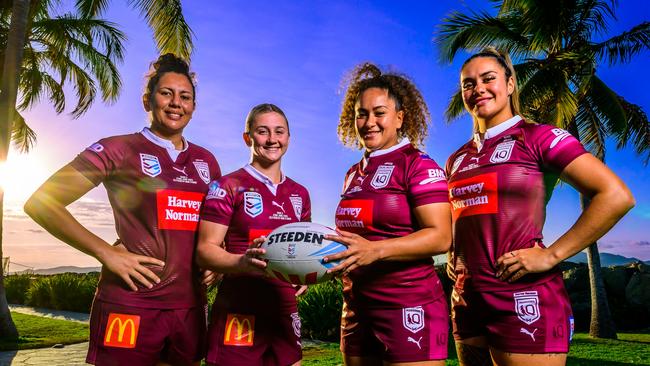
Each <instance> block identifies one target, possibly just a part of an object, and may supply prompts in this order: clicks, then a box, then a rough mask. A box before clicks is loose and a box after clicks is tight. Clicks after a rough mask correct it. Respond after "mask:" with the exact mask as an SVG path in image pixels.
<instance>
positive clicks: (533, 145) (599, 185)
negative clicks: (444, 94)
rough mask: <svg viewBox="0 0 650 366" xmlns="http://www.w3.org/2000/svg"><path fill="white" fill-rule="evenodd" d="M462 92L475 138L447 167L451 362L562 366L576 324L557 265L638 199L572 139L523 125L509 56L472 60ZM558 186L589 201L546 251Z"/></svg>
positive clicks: (488, 54)
mask: <svg viewBox="0 0 650 366" xmlns="http://www.w3.org/2000/svg"><path fill="white" fill-rule="evenodd" d="M460 83H461V89H462V96H463V102H464V103H465V109H467V111H468V112H469V113H470V114H471V116H472V118H473V120H474V128H473V132H474V137H473V138H472V139H471V140H470V141H469V142H467V143H466V144H464V145H463V146H461V147H460V149H458V150H457V151H456V152H455V153H453V154H452V155H451V156H450V157H449V160H448V161H447V177H448V178H449V197H450V201H451V205H452V217H453V234H454V235H453V237H454V242H453V247H452V250H451V256H450V261H449V272H450V274H451V276H452V278H454V279H455V286H454V290H453V293H452V297H451V300H452V323H453V328H454V338H455V340H456V348H457V350H458V359H459V361H460V363H461V365H484V364H491V363H494V364H495V365H563V364H565V362H566V355H567V352H568V351H569V342H570V340H571V336H572V334H573V317H572V314H571V305H570V303H569V298H568V295H567V293H566V290H565V289H564V283H563V281H562V273H561V272H560V271H559V270H558V269H557V267H556V265H557V264H558V263H560V262H561V261H563V260H565V259H566V258H569V257H570V256H572V255H574V254H576V253H578V252H579V251H581V250H583V249H585V248H586V247H587V246H588V245H589V244H590V243H594V242H595V241H596V240H597V239H598V238H600V237H601V236H602V235H604V234H605V233H606V232H607V231H609V229H610V228H611V227H612V226H614V224H615V223H616V222H617V221H618V220H619V219H620V218H621V217H623V215H625V213H626V212H627V211H628V210H629V209H630V208H631V207H632V206H633V205H634V199H633V197H632V195H631V193H630V192H629V190H628V189H627V187H626V186H625V184H624V183H623V182H622V181H621V180H620V179H619V178H618V177H617V176H616V175H615V174H614V173H613V172H612V171H610V170H609V169H608V168H607V167H606V166H605V165H604V164H603V163H602V162H601V161H600V160H598V159H596V158H595V157H593V156H592V155H591V154H589V153H587V152H586V151H585V149H584V148H583V147H582V145H581V144H580V142H579V141H578V140H576V139H575V138H574V137H573V136H571V134H570V133H569V132H567V131H565V130H562V129H559V128H555V127H553V126H549V125H540V124H536V123H533V122H531V121H526V120H525V119H524V118H522V117H521V116H520V112H519V100H518V94H517V81H516V78H515V72H514V69H513V67H512V62H511V61H510V58H509V57H508V55H507V54H505V53H502V52H499V51H497V50H496V49H494V48H487V49H485V50H483V51H481V52H479V53H477V54H475V55H473V56H471V57H470V58H469V59H468V60H467V61H465V63H464V64H463V66H462V68H461V75H460ZM558 178H561V179H562V180H564V181H566V182H568V183H570V184H572V185H573V186H574V187H576V188H577V189H578V190H579V191H580V192H582V193H583V194H585V195H586V196H588V197H589V198H590V199H591V204H590V205H589V207H587V208H586V209H585V211H583V213H582V215H581V216H580V218H579V219H578V220H577V221H576V222H575V224H574V225H573V226H572V227H571V228H570V229H569V230H568V231H567V232H566V233H564V235H562V236H560V237H559V238H558V239H557V240H556V241H555V242H554V243H552V244H551V245H550V246H548V247H546V246H545V245H544V243H543V242H542V228H543V225H544V219H545V216H546V212H545V206H546V202H548V199H549V198H550V195H551V193H552V192H553V188H554V186H555V184H556V182H557V180H558Z"/></svg>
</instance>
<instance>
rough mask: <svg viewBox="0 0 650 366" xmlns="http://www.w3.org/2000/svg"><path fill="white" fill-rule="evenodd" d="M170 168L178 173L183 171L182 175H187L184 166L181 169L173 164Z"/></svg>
mask: <svg viewBox="0 0 650 366" xmlns="http://www.w3.org/2000/svg"><path fill="white" fill-rule="evenodd" d="M172 168H173V169H174V170H175V171H177V172H179V173H183V175H184V176H186V177H187V173H185V167H183V169H178V168H177V167H175V166H173V167H172Z"/></svg>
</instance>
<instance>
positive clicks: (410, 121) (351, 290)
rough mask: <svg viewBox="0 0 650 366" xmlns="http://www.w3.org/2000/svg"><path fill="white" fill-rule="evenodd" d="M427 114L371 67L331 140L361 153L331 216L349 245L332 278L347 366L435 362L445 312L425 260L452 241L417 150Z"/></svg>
mask: <svg viewBox="0 0 650 366" xmlns="http://www.w3.org/2000/svg"><path fill="white" fill-rule="evenodd" d="M428 120H429V112H428V109H427V106H426V104H425V103H424V100H423V98H422V96H421V94H420V92H419V91H418V90H417V88H416V87H415V85H414V84H413V83H412V82H411V81H410V80H408V78H406V77H405V76H401V75H397V74H392V73H382V72H381V71H380V70H379V69H378V68H377V67H376V66H375V65H373V64H369V63H366V64H361V65H359V66H357V67H356V68H355V69H354V70H353V72H352V78H351V82H350V84H349V86H348V89H347V92H346V95H345V99H344V102H343V110H342V112H341V118H340V122H339V126H338V132H339V138H340V139H341V141H342V142H343V143H344V144H346V145H348V146H353V147H357V148H362V149H363V156H362V157H361V161H360V162H359V163H357V164H355V165H353V166H352V168H351V169H350V170H349V171H348V173H347V174H346V177H345V184H344V187H343V193H342V195H341V201H340V203H339V206H338V207H337V210H336V226H337V230H338V232H339V234H340V235H339V236H333V237H331V239H333V240H336V241H339V242H341V243H343V244H345V245H346V246H347V247H348V249H347V250H345V251H344V252H342V253H339V254H336V255H332V256H329V257H328V258H326V259H325V260H327V261H335V260H341V263H340V264H338V265H337V266H335V267H333V268H332V270H331V271H332V272H334V273H337V274H341V275H342V279H343V295H344V305H343V315H342V319H341V352H343V356H344V360H345V364H346V365H349V366H371V365H393V364H399V365H444V360H445V358H446V357H447V337H448V333H449V331H448V330H449V317H448V308H447V303H446V301H445V297H444V293H443V290H442V287H441V285H440V281H439V279H438V277H437V276H436V273H435V270H434V267H433V260H432V258H431V257H432V255H434V254H439V253H444V252H445V251H447V250H448V248H449V245H450V242H451V217H450V211H449V202H448V200H447V184H446V180H445V175H444V172H443V171H442V169H440V167H439V166H438V165H437V164H436V163H435V162H434V161H433V160H432V159H431V158H430V157H429V156H428V155H426V154H425V153H423V152H422V151H420V150H418V149H417V148H416V146H418V145H420V144H421V143H422V142H423V140H424V138H425V136H426V131H427V123H428Z"/></svg>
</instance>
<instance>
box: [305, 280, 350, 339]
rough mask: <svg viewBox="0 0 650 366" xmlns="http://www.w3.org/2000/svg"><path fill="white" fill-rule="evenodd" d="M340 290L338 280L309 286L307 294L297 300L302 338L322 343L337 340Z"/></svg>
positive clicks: (339, 322) (340, 300)
mask: <svg viewBox="0 0 650 366" xmlns="http://www.w3.org/2000/svg"><path fill="white" fill-rule="evenodd" d="M342 289H343V287H342V285H341V281H340V280H338V279H337V280H332V281H328V282H323V283H320V284H318V285H313V286H310V287H309V290H307V293H305V294H304V295H302V296H301V297H300V298H298V312H299V313H300V319H301V323H302V335H303V336H304V337H306V338H311V339H319V340H323V341H337V340H338V339H339V332H340V327H341V307H342V305H343V294H342Z"/></svg>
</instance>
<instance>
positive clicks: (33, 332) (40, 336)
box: [0, 312, 89, 351]
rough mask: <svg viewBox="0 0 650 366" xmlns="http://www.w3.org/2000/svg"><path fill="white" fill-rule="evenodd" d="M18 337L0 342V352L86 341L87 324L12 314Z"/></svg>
mask: <svg viewBox="0 0 650 366" xmlns="http://www.w3.org/2000/svg"><path fill="white" fill-rule="evenodd" d="M11 317H12V318H13V320H14V323H15V324H16V328H17V329H18V334H20V337H19V338H18V339H14V340H0V351H16V350H23V349H33V348H44V347H52V346H53V345H55V344H74V343H80V342H87V341H88V334H89V327H88V324H84V323H79V322H71V321H67V320H59V319H52V318H46V317H41V316H34V315H27V314H21V313H17V312H12V313H11Z"/></svg>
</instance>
